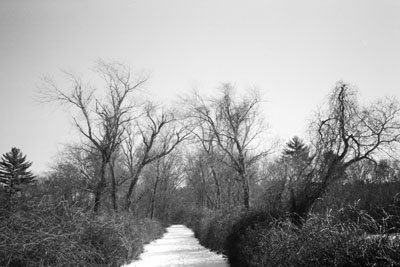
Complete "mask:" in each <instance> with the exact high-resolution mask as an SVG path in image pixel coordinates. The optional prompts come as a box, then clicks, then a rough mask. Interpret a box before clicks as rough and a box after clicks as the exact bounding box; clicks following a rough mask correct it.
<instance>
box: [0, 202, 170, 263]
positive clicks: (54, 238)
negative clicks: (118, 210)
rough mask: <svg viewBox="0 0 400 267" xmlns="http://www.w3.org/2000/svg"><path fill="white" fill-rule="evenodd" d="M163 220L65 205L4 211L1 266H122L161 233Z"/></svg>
mask: <svg viewBox="0 0 400 267" xmlns="http://www.w3.org/2000/svg"><path fill="white" fill-rule="evenodd" d="M163 232H164V230H163V227H162V226H161V224H160V223H158V222H155V221H151V220H147V219H142V220H138V219H136V218H134V217H133V216H131V215H128V214H117V215H106V214H103V215H99V216H95V215H93V214H91V213H87V212H84V211H83V210H82V209H80V208H78V207H70V206H68V205H67V204H66V203H64V202H60V203H57V204H55V203H31V204H24V205H23V206H20V207H18V208H16V209H14V210H13V211H12V212H9V211H7V210H0V266H4V267H8V266H10V267H11V266H12V267H19V266H21V267H22V266H26V267H30V266H32V267H33V266H35V267H42V266H43V267H44V266H52V267H58V266H82V267H84V266H87V267H91V266H111V267H113V266H121V265H122V264H123V263H126V262H128V261H130V260H132V259H133V258H135V257H137V256H138V255H139V254H140V252H141V250H142V247H143V244H145V243H147V242H150V241H151V240H153V239H155V238H157V237H159V236H161V235H162V234H163Z"/></svg>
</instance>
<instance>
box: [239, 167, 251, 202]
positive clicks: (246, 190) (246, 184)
mask: <svg viewBox="0 0 400 267" xmlns="http://www.w3.org/2000/svg"><path fill="white" fill-rule="evenodd" d="M240 178H241V180H242V181H241V182H242V189H243V206H244V207H245V209H249V208H250V188H249V181H248V177H247V175H246V173H245V172H242V173H240Z"/></svg>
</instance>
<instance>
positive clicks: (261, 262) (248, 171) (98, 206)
mask: <svg viewBox="0 0 400 267" xmlns="http://www.w3.org/2000/svg"><path fill="white" fill-rule="evenodd" d="M94 73H95V78H94V79H93V80H85V79H83V78H82V77H80V76H75V75H71V74H69V73H63V77H64V78H65V80H63V81H62V82H60V81H56V80H54V79H52V78H50V77H47V78H44V79H43V80H42V83H41V85H40V88H39V90H38V91H39V94H40V101H41V103H43V104H45V105H53V106H57V107H58V108H59V109H61V110H63V111H64V112H65V116H67V117H68V118H70V121H71V127H73V128H74V131H75V132H76V133H77V136H78V138H77V139H76V142H73V143H70V144H66V145H65V146H64V148H63V150H62V151H61V152H60V153H59V154H58V155H56V156H55V157H54V159H53V162H52V168H51V170H49V171H48V172H47V173H45V174H41V175H33V174H32V172H30V171H29V168H30V166H31V165H32V163H33V164H34V162H30V160H29V155H27V156H25V155H24V154H23V153H24V152H23V151H20V150H19V149H18V148H12V150H11V152H7V151H4V154H3V157H2V158H1V161H0V185H1V186H0V189H1V192H0V193H1V194H0V197H1V213H0V229H1V230H0V235H1V238H0V240H1V241H0V251H1V252H0V265H1V266H121V265H122V264H123V263H126V262H129V261H130V260H132V259H134V258H136V257H137V256H138V255H139V254H140V252H141V249H142V245H143V244H144V243H147V242H149V241H151V240H153V239H155V238H157V237H160V236H161V235H162V234H163V231H164V230H163V229H164V228H165V227H166V226H168V225H171V224H185V225H186V226H188V227H190V228H192V229H193V230H194V231H195V234H196V237H197V238H198V239H199V240H200V243H201V244H202V245H204V246H206V247H208V248H210V249H212V250H214V251H217V252H219V253H223V254H224V255H226V256H227V258H228V260H229V263H230V265H231V266H233V267H234V266H238V267H245V266H400V256H399V255H400V253H399V252H400V242H399V240H400V236H399V233H400V195H399V193H400V158H399V151H400V150H399V149H400V147H399V143H400V103H399V102H398V100H397V99H395V98H382V99H375V100H373V101H372V102H368V101H365V100H364V99H362V98H360V97H359V94H358V91H357V90H356V89H355V87H354V86H355V85H352V84H349V83H346V82H342V81H338V82H337V83H336V84H332V87H331V88H321V90H325V91H326V95H327V97H326V99H325V102H324V103H315V106H318V105H320V106H321V108H319V109H317V108H316V109H315V110H314V111H313V113H312V114H313V117H312V120H311V121H310V122H306V121H305V122H304V124H307V129H308V133H307V134H305V135H304V136H293V137H292V138H290V139H289V140H280V138H279V137H276V136H273V134H272V132H271V129H270V127H269V126H268V125H269V123H268V116H267V114H266V113H265V112H264V110H263V105H268V103H267V102H265V101H264V100H265V99H264V98H268V95H266V96H264V95H261V94H260V92H259V91H258V90H257V89H253V90H248V91H243V90H241V89H242V88H236V87H235V86H234V85H232V84H229V83H224V84H220V85H218V86H216V88H215V90H214V92H215V93H214V94H213V95H206V94H203V93H202V92H200V91H194V90H193V91H188V93H187V94H186V95H184V96H180V97H177V98H176V99H175V101H174V102H173V103H168V104H167V103H157V102H155V101H152V100H151V96H150V97H144V96H143V87H144V86H145V85H146V84H147V83H148V81H149V80H151V77H149V76H145V75H138V74H136V73H134V72H132V71H131V69H130V68H129V66H126V65H124V64H120V63H116V62H105V61H99V62H97V64H96V66H95V67H94ZM239 89H240V90H239ZM359 90H360V91H362V88H360V89H359ZM43 255H45V256H43ZM71 263H73V264H71Z"/></svg>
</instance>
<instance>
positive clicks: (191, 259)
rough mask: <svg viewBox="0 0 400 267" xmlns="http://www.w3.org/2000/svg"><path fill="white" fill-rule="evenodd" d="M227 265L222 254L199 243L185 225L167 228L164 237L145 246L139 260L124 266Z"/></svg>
mask: <svg viewBox="0 0 400 267" xmlns="http://www.w3.org/2000/svg"><path fill="white" fill-rule="evenodd" d="M156 266H164V267H167V266H170V267H178V266H179V267H184V266H185V267H189V266H190V267H227V266H228V264H227V263H226V260H225V259H224V258H223V257H222V255H218V254H216V253H214V252H212V251H210V250H208V249H206V248H205V247H203V246H201V245H200V244H199V241H198V240H197V239H196V238H195V237H194V234H193V231H192V230H190V229H189V228H187V227H186V226H184V225H173V226H171V227H168V228H167V233H165V234H164V236H163V238H161V239H158V240H155V241H153V242H151V243H150V244H147V245H146V246H145V247H144V252H143V253H142V254H141V255H140V258H139V260H137V261H133V262H132V263H130V264H128V265H125V266H124V267H156Z"/></svg>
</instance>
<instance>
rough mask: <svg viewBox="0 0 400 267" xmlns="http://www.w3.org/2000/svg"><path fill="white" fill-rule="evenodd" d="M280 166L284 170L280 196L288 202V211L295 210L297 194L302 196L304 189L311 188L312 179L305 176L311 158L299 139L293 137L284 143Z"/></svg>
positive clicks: (305, 146)
mask: <svg viewBox="0 0 400 267" xmlns="http://www.w3.org/2000/svg"><path fill="white" fill-rule="evenodd" d="M280 161H281V162H280V164H282V165H283V168H284V170H285V171H284V175H285V178H284V183H285V186H284V187H283V189H284V191H283V192H282V196H283V197H284V198H285V195H286V196H287V197H286V200H287V201H288V203H284V204H288V205H289V211H290V212H294V211H296V210H297V205H298V203H297V202H298V199H299V197H301V196H299V194H303V193H304V191H305V190H306V188H308V187H310V186H312V179H310V176H309V175H307V174H308V172H309V171H310V164H311V161H312V158H311V157H310V149H309V147H308V146H307V145H306V144H305V143H304V142H303V140H301V139H300V138H299V137H297V136H295V137H293V138H292V139H291V140H290V141H289V142H287V143H286V146H285V148H284V149H283V152H282V157H281V160H280Z"/></svg>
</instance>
